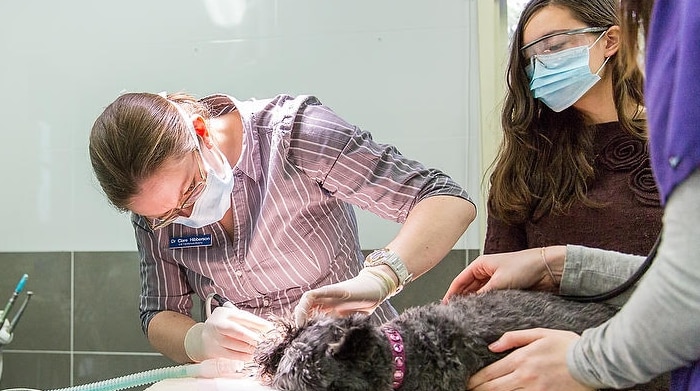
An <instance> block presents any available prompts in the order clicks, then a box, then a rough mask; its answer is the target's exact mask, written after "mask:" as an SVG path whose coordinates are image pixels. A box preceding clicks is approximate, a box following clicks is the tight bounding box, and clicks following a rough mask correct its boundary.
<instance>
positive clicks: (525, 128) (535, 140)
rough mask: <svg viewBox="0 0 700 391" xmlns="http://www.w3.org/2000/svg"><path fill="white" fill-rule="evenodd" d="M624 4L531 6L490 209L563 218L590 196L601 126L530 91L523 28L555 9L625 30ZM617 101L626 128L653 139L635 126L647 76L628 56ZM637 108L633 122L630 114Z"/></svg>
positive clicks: (513, 62)
mask: <svg viewBox="0 0 700 391" xmlns="http://www.w3.org/2000/svg"><path fill="white" fill-rule="evenodd" d="M618 1H619V0H533V1H531V2H529V3H528V4H527V6H526V7H525V9H524V10H523V12H522V15H521V16H520V20H519V22H518V25H517V28H516V30H515V32H514V34H513V37H512V40H511V48H510V59H509V63H508V67H507V70H506V83H507V93H506V97H505V101H504V105H503V111H502V113H501V125H502V127H503V140H502V142H501V145H500V147H499V151H498V154H497V156H496V159H495V160H494V162H493V163H492V166H493V172H492V173H491V177H490V183H491V190H490V194H489V201H488V202H489V210H490V213H492V215H493V216H494V217H496V218H499V219H501V220H504V221H506V222H507V223H511V224H518V223H522V222H525V221H526V220H528V219H534V220H537V219H539V218H540V217H542V216H544V215H546V214H549V213H562V212H564V211H565V210H566V209H568V207H569V206H571V204H572V203H573V202H574V201H576V200H581V201H583V202H584V203H586V204H587V205H590V206H594V205H595V204H594V203H593V202H592V201H590V200H588V199H587V197H586V186H587V182H588V181H589V180H590V179H591V178H593V176H594V174H595V173H594V170H593V166H592V162H593V159H594V157H593V156H592V155H593V151H592V150H593V136H594V134H593V127H591V126H588V125H587V124H586V122H587V118H585V117H584V115H583V114H582V113H581V112H579V111H578V110H576V109H575V108H573V107H570V108H568V109H566V110H563V111H562V112H560V113H556V112H554V111H552V110H551V109H549V108H548V107H546V106H545V105H544V104H543V103H541V102H540V101H539V100H536V99H535V98H533V96H532V93H531V92H530V90H529V79H528V77H527V75H526V73H525V65H526V60H525V58H524V56H523V54H522V51H521V50H520V47H521V46H522V44H523V29H524V26H525V25H526V24H527V22H528V21H529V20H530V19H531V18H532V16H533V15H534V14H535V13H536V12H538V11H539V10H541V9H542V8H544V7H546V6H549V5H556V6H561V7H565V8H567V9H568V10H570V12H571V13H572V15H573V16H574V17H575V18H576V19H578V20H580V21H581V22H583V23H585V24H586V25H588V26H591V27H611V26H614V25H619V15H618ZM606 68H608V70H607V71H606V69H603V72H610V73H611V77H612V84H613V97H614V101H615V107H616V110H617V114H618V117H619V122H620V124H621V126H622V128H623V129H625V130H626V131H627V132H629V133H630V134H632V135H635V136H638V137H639V138H642V139H644V138H646V122H645V121H638V120H634V117H635V116H637V115H638V114H641V111H642V109H643V105H644V97H643V75H642V73H641V71H640V70H639V68H638V67H637V65H636V61H634V62H632V63H630V62H629V59H628V58H627V57H625V56H618V55H617V54H615V55H613V56H612V57H611V58H610V60H609V62H608V65H607V66H606ZM630 107H636V108H637V110H636V113H634V115H632V116H630V115H629V114H628V110H629V108H630Z"/></svg>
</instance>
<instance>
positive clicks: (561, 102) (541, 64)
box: [525, 33, 610, 112]
mask: <svg viewBox="0 0 700 391" xmlns="http://www.w3.org/2000/svg"><path fill="white" fill-rule="evenodd" d="M604 34H605V33H603V34H601V35H600V36H599V37H598V39H596V40H595V42H593V44H592V45H590V46H578V47H575V48H570V49H565V50H562V51H560V52H556V53H552V54H540V55H535V56H533V57H532V59H531V62H530V64H528V65H527V67H525V72H526V73H527V76H528V77H529V78H530V90H531V91H532V95H533V96H534V97H535V98H537V99H539V100H540V101H542V103H544V104H546V105H547V106H548V107H549V108H550V109H552V110H553V111H556V112H560V111H562V110H564V109H566V108H569V107H571V106H572V105H573V104H574V103H576V101H578V100H579V99H581V97H582V96H583V95H584V94H585V93H586V92H587V91H588V90H590V89H591V87H593V86H594V85H595V84H596V83H597V82H598V81H599V80H600V76H599V75H598V74H599V73H600V71H601V69H603V66H605V64H607V62H608V60H609V59H610V57H608V58H606V59H605V62H603V65H601V66H600V68H598V71H597V72H596V73H592V72H591V68H590V65H589V57H590V50H591V48H592V47H593V46H594V45H595V44H596V43H598V41H599V40H600V39H601V38H602V37H603V35H604Z"/></svg>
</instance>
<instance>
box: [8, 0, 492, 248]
mask: <svg viewBox="0 0 700 391" xmlns="http://www.w3.org/2000/svg"><path fill="white" fill-rule="evenodd" d="M476 3H477V0H439V1H425V0H391V1H383V0H346V1H333V0H277V1H275V0H247V1H246V0H201V1H196V0H147V1H144V0H120V1H111V2H105V1H94V0H64V1H50V0H25V1H3V2H0V91H2V94H0V115H1V118H2V122H0V123H1V125H0V126H1V128H0V132H1V133H0V134H2V137H3V141H2V146H3V147H2V151H3V152H2V153H0V170H1V172H0V183H2V186H1V187H0V210H1V211H2V212H0V215H1V217H2V224H0V252H13V251H15V252H25V251H35V252H36V251H39V252H40V251H133V250H134V249H135V244H134V240H133V234H132V231H131V226H130V224H129V221H128V217H127V216H126V215H122V214H119V213H117V212H116V211H115V210H113V209H112V208H111V207H110V206H109V205H108V204H107V202H106V200H105V198H104V197H103V196H102V194H101V193H100V190H99V186H98V185H97V183H96V181H95V179H94V178H93V176H92V172H91V168H90V164H89V159H88V154H87V143H88V134H89V130H90V127H91V125H92V121H93V120H94V118H95V117H96V116H97V115H98V114H99V113H100V112H101V111H102V109H103V108H104V106H106V105H107V104H108V103H109V102H111V101H112V100H113V99H114V98H115V97H116V96H117V95H118V94H119V93H120V92H123V91H149V92H159V91H163V90H167V91H180V90H184V91H187V92H189V93H192V94H193V95H195V96H203V95H206V94H210V93H214V92H224V93H228V94H231V95H234V96H236V97H237V98H239V99H246V98H249V97H258V98H263V97H268V96H271V95H273V94H276V93H281V92H285V93H292V94H301V93H309V94H314V95H316V96H318V97H319V98H320V99H321V101H322V102H324V103H325V104H327V105H329V106H331V107H332V108H334V109H335V110H336V111H337V112H338V113H340V114H341V115H342V116H344V117H345V118H346V119H347V120H349V121H350V122H352V123H355V124H356V125H358V126H360V127H361V128H363V129H366V130H369V131H371V132H372V134H373V136H374V138H375V139H376V140H378V141H381V142H388V143H393V144H395V145H397V146H398V148H399V150H401V151H402V152H403V153H404V154H406V155H408V156H411V157H414V158H417V159H418V160H421V161H423V162H424V163H426V164H427V165H429V166H434V167H438V168H441V169H443V170H444V171H446V172H447V173H449V174H450V175H452V176H453V177H454V178H455V179H456V180H457V181H458V182H459V183H461V184H462V185H464V186H465V187H466V188H468V189H469V190H470V192H471V193H473V195H474V196H475V198H476V201H477V202H481V200H480V199H479V198H480V197H479V189H480V186H481V180H482V174H481V170H480V165H479V156H478V154H479V137H478V134H479V99H478V97H479V81H478V77H479V71H478V44H477V37H476V35H477V34H476V32H477V25H476V23H477V22H476V20H477V17H476V16H477V13H476V7H477V4H476ZM359 218H360V225H361V236H362V241H363V243H362V245H363V248H375V247H379V246H382V245H384V244H385V243H386V242H387V241H388V240H389V239H390V237H392V236H393V235H394V233H395V232H396V231H397V230H398V226H396V225H395V224H394V223H390V222H384V221H381V220H380V219H378V218H375V217H374V216H372V215H368V214H366V213H364V212H359ZM474 227H476V224H475V225H474ZM456 247H457V248H478V247H479V240H478V229H476V228H474V229H470V230H469V231H468V233H467V234H466V235H465V237H464V238H463V239H462V240H461V241H460V242H459V243H458V244H457V246H456Z"/></svg>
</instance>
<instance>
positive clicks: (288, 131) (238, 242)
mask: <svg viewBox="0 0 700 391" xmlns="http://www.w3.org/2000/svg"><path fill="white" fill-rule="evenodd" d="M89 149H90V158H91V161H92V167H93V169H94V172H95V175H96V177H97V179H98V181H99V183H100V185H101V187H102V189H103V191H104V193H105V194H106V196H107V198H108V200H109V202H110V203H111V204H113V205H114V206H115V207H116V208H117V209H119V210H122V211H129V212H132V214H131V221H132V223H133V227H134V232H135V236H136V242H137V246H138V251H139V254H140V268H141V279H142V281H141V298H140V313H141V324H142V328H143V331H144V332H145V333H146V335H147V337H148V340H149V341H150V343H151V344H152V345H153V346H154V347H155V348H156V349H157V350H158V351H160V352H161V353H163V354H164V355H165V356H167V357H169V358H171V359H173V360H175V361H177V362H190V361H195V362H196V361H202V360H204V359H207V358H212V357H228V358H232V359H241V360H246V361H247V360H250V359H251V357H252V352H253V349H254V347H255V345H256V342H257V340H258V339H259V336H260V333H261V332H263V331H266V330H267V329H268V328H270V327H271V324H270V322H268V321H267V320H265V319H264V317H266V316H268V315H270V314H276V315H288V314H291V313H292V311H293V309H294V308H295V306H296V304H297V303H298V302H299V301H300V300H301V299H302V294H304V293H305V292H307V295H306V296H304V299H303V303H304V306H303V310H298V311H297V316H298V317H299V318H300V319H302V320H303V317H304V316H305V314H306V311H308V310H311V309H312V308H316V307H318V306H319V305H323V306H326V307H325V310H327V311H329V312H336V313H345V312H346V311H365V312H370V311H373V310H375V309H376V311H374V316H375V317H376V318H377V320H378V321H383V320H386V319H389V318H392V317H394V316H395V315H396V311H395V310H394V309H393V308H392V307H391V306H390V304H389V303H388V302H387V301H385V300H386V299H387V298H388V297H390V296H391V295H393V294H394V293H395V292H396V291H397V290H399V289H400V288H401V287H402V286H403V285H405V284H406V283H408V282H409V281H410V280H411V279H412V278H416V277H418V276H420V275H421V274H423V273H424V272H425V271H427V270H429V269H430V268H431V267H433V266H434V265H435V264H436V263H438V262H439V261H440V260H441V259H442V258H443V257H444V256H445V255H446V254H447V252H448V251H449V250H450V249H451V248H452V246H453V245H454V243H456V241H457V240H458V239H459V237H460V236H461V235H462V234H463V233H464V231H465V230H466V228H467V226H468V225H469V224H470V223H471V221H472V220H473V219H474V217H475V215H476V209H475V207H474V205H473V204H472V202H471V201H470V199H469V196H468V195H467V193H466V192H465V191H464V189H462V188H461V187H460V186H459V185H458V184H457V183H455V181H453V180H452V179H451V178H450V177H448V176H447V175H446V174H445V173H443V172H441V171H439V170H436V169H429V168H426V167H425V166H424V165H422V164H421V163H419V162H417V161H414V160H411V159H408V158H407V157H405V156H403V155H402V154H401V153H399V152H398V150H397V149H396V148H394V147H392V146H390V145H384V144H378V143H376V142H375V141H373V140H372V137H371V135H370V134H369V133H367V132H364V131H361V130H360V129H358V128H357V127H355V126H353V125H351V124H350V123H348V122H346V121H345V120H343V119H342V118H340V117H339V116H337V115H336V114H335V113H334V112H333V111H332V110H331V109H330V108H328V107H327V106H324V105H323V104H322V103H321V102H320V101H319V100H318V99H316V98H314V97H311V96H299V97H292V96H287V95H279V96H276V97H274V98H271V99H264V100H250V101H238V100H236V99H235V98H233V97H231V96H228V95H225V94H217V95H212V96H208V97H205V98H203V99H200V100H197V99H195V98H194V97H192V96H190V95H186V94H182V93H177V94H165V93H162V94H151V93H125V94H123V95H121V96H119V97H118V98H117V99H116V100H115V101H113V102H112V103H111V104H110V105H109V106H108V107H107V108H106V109H105V110H104V111H103V113H102V114H101V115H100V116H99V117H98V118H97V119H96V121H95V123H94V125H93V128H92V131H91V134H90V146H89ZM353 205H355V206H357V207H360V208H363V209H367V210H369V211H371V212H373V213H375V214H377V215H379V216H381V217H383V218H386V219H390V220H393V221H396V222H399V223H403V226H402V227H401V229H400V232H399V233H398V235H397V236H396V237H395V238H394V239H393V240H392V241H391V242H390V243H388V244H387V245H386V248H385V249H382V250H378V251H376V252H374V253H372V254H371V256H369V257H368V258H367V260H366V261H365V267H364V268H363V261H362V253H361V251H360V250H361V249H360V244H359V239H358V227H357V223H356V218H355V214H354V212H353ZM309 291H310V292H309ZM338 292H342V296H339V295H338ZM192 293H196V294H197V295H199V297H201V298H205V297H207V296H209V295H211V294H214V293H216V294H218V295H220V296H222V297H225V298H227V299H228V300H230V302H231V303H233V304H234V305H235V307H236V308H233V307H234V306H232V305H230V304H229V305H227V306H225V307H224V306H223V305H222V306H220V307H218V308H216V309H215V310H214V311H213V312H212V315H211V317H209V318H208V319H206V321H205V322H200V323H197V322H195V320H194V319H193V318H192V317H191V313H190V312H191V308H192V299H191V294H192ZM220 304H223V303H220ZM334 308H335V310H333V309H334Z"/></svg>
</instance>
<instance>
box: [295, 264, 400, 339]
mask: <svg viewBox="0 0 700 391" xmlns="http://www.w3.org/2000/svg"><path fill="white" fill-rule="evenodd" d="M395 279H396V276H395V274H394V273H393V272H392V271H391V269H390V268H389V267H388V266H386V265H380V266H373V267H366V268H364V269H362V270H361V271H360V273H359V274H358V275H357V276H356V277H353V278H351V279H349V280H347V281H342V282H339V283H336V284H331V285H326V286H322V287H320V288H317V289H314V290H311V291H308V292H306V293H304V295H303V296H302V297H301V300H300V301H299V304H297V306H296V308H295V309H294V319H295V321H296V324H297V325H303V324H304V323H306V320H307V319H308V318H309V317H310V316H311V314H312V313H313V312H314V311H317V312H321V313H329V314H332V315H335V316H346V315H349V314H351V313H354V312H362V313H371V312H372V311H374V310H375V309H376V308H377V307H378V306H379V305H380V304H382V302H384V300H386V299H388V298H389V297H390V296H391V295H393V294H394V293H395V292H396V289H397V282H396V281H395Z"/></svg>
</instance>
